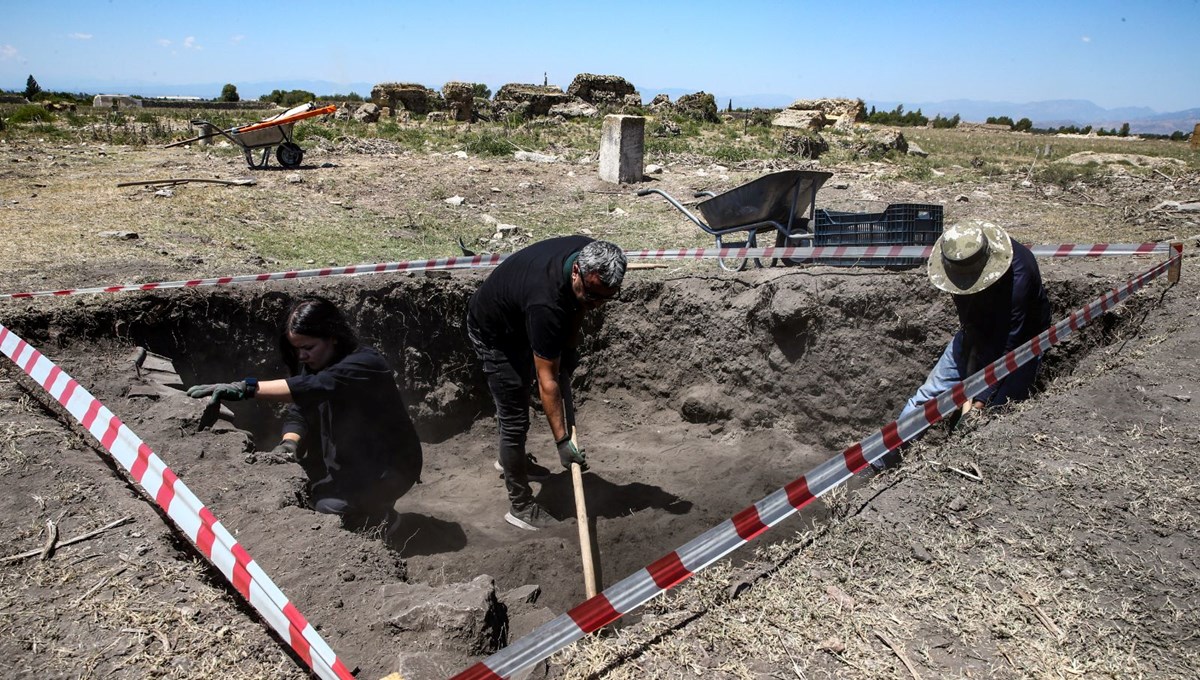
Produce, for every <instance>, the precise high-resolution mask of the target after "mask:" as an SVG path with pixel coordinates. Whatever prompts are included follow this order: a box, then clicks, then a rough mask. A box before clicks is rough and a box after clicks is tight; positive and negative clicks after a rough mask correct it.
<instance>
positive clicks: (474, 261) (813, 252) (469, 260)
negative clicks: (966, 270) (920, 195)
mask: <svg viewBox="0 0 1200 680" xmlns="http://www.w3.org/2000/svg"><path fill="white" fill-rule="evenodd" d="M1032 250H1033V254H1034V255H1036V256H1038V257H1100V256H1114V255H1149V254H1152V253H1162V252H1166V251H1167V244H1166V243H1092V244H1075V243H1064V244H1060V245H1041V246H1033V247H1032ZM932 251H933V246H817V247H805V248H799V247H795V248H791V247H789V248H774V247H771V248H683V249H676V250H627V251H625V255H626V257H628V258H629V259H630V260H700V259H712V258H717V257H720V258H738V259H741V258H748V257H753V258H757V259H767V260H769V259H787V260H810V261H812V263H813V264H820V261H821V260H824V259H836V260H845V259H848V258H849V259H859V260H873V259H880V258H894V257H906V258H924V259H928V258H929V256H930V254H931V252H932ZM506 257H508V255H507V254H487V255H469V256H463V257H442V258H435V259H431V260H408V261H402V262H381V263H378V264H356V265H350V266H346V267H324V268H321V269H300V270H295V271H284V272H270V273H264V274H244V275H239V276H215V277H211V278H206V279H188V280H183V281H158V282H154V283H132V284H125V285H119V286H96V287H91V288H64V289H60V290H41V291H34V292H26V293H4V294H0V300H23V299H28V298H36V297H64V296H68V295H95V294H99V293H127V292H133V291H149V290H166V289H170V288H202V287H207V286H230V285H238V284H243V283H261V282H263V281H282V280H287V279H308V278H322V277H328V276H363V275H367V274H389V273H395V272H421V271H440V270H455V269H488V268H491V267H495V266H496V265H498V264H500V263H501V262H503V261H504V259H505V258H506Z"/></svg>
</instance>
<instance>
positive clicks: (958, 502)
mask: <svg viewBox="0 0 1200 680" xmlns="http://www.w3.org/2000/svg"><path fill="white" fill-rule="evenodd" d="M946 507H948V508H950V509H951V510H953V511H954V512H962V511H963V510H966V509H967V501H965V500H963V497H962V496H955V497H954V499H953V500H951V501H950V503H949V505H947V506H946Z"/></svg>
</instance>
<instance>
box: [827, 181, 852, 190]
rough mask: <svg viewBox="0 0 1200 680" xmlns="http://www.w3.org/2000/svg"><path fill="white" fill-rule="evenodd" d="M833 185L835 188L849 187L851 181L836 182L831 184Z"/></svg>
mask: <svg viewBox="0 0 1200 680" xmlns="http://www.w3.org/2000/svg"><path fill="white" fill-rule="evenodd" d="M831 187H832V188H834V189H849V188H850V183H849V182H834V183H833V184H832V185H831Z"/></svg>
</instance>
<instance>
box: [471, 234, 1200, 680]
mask: <svg viewBox="0 0 1200 680" xmlns="http://www.w3.org/2000/svg"><path fill="white" fill-rule="evenodd" d="M1181 257H1182V247H1181V246H1180V247H1176V248H1175V249H1174V252H1172V253H1171V256H1170V257H1169V258H1168V259H1167V260H1165V261H1164V262H1162V263H1161V264H1158V265H1156V266H1155V267H1153V268H1151V269H1150V270H1148V271H1146V272H1145V273H1143V274H1141V275H1139V276H1137V277H1135V278H1134V279H1132V280H1130V281H1129V282H1127V283H1126V284H1125V285H1123V286H1121V287H1118V288H1114V289H1112V290H1110V291H1108V292H1107V293H1105V294H1104V295H1102V296H1100V297H1099V298H1097V299H1096V300H1094V301H1093V302H1091V303H1090V304H1088V305H1085V306H1084V307H1082V308H1081V309H1079V310H1077V311H1075V312H1072V313H1071V314H1070V315H1068V316H1067V317H1066V318H1064V319H1062V320H1061V321H1059V322H1058V323H1056V324H1054V325H1053V326H1051V327H1050V328H1048V329H1046V330H1045V331H1043V332H1042V333H1040V334H1039V335H1037V336H1036V337H1034V338H1033V339H1031V340H1029V341H1028V342H1026V343H1025V344H1023V345H1021V346H1020V347H1018V348H1016V349H1014V350H1012V351H1010V352H1008V353H1007V354H1005V355H1004V356H1003V357H1001V358H1000V359H997V360H996V361H995V362H993V363H991V364H990V365H988V366H987V367H985V368H984V369H983V370H981V371H979V372H978V373H975V374H974V375H972V376H970V377H968V378H967V379H966V380H963V381H962V382H959V383H957V384H955V385H954V386H953V387H951V388H950V389H949V390H947V391H945V392H943V393H942V394H941V395H939V396H938V398H937V399H934V400H931V401H928V402H926V403H925V408H924V409H922V410H917V411H914V412H912V413H910V414H909V415H907V416H905V417H904V418H902V419H900V420H899V421H892V422H890V423H888V424H887V425H885V426H884V427H882V428H881V429H880V430H878V431H877V432H875V433H874V434H872V435H870V436H869V437H866V438H865V439H862V440H860V441H859V442H858V443H856V444H854V445H853V446H851V447H850V448H848V449H846V450H845V451H843V452H842V453H841V454H839V455H836V456H834V457H832V458H830V459H829V460H827V461H825V462H824V463H821V464H820V465H818V466H817V467H816V468H814V469H813V470H811V471H810V472H809V473H808V474H806V475H804V476H803V477H800V478H799V479H797V480H795V481H793V482H791V483H790V484H788V485H787V486H784V487H783V488H782V489H779V490H777V491H775V492H774V493H772V494H770V495H769V496H767V497H766V498H763V499H762V500H760V501H759V502H757V503H755V504H754V505H751V506H750V507H748V508H746V509H744V510H742V511H741V512H739V513H737V514H736V515H734V516H733V517H732V518H730V519H727V520H725V521H724V522H722V523H721V524H718V525H717V526H715V527H713V528H712V529H709V530H708V531H706V532H704V533H703V534H701V535H700V536H697V537H696V538H694V539H692V540H691V541H688V542H687V543H685V544H684V545H683V546H682V547H680V548H678V549H676V550H674V551H672V552H671V553H669V554H667V555H666V556H664V557H662V558H659V559H658V560H656V561H654V562H653V563H651V564H650V565H649V566H647V567H645V568H643V569H640V570H638V571H637V572H635V573H633V574H632V575H630V576H628V577H626V578H625V579H623V580H621V581H619V582H617V583H615V584H613V585H612V586H610V587H609V588H607V589H605V590H604V591H603V592H601V593H599V594H597V595H595V596H593V597H591V598H589V599H587V600H585V601H584V602H583V603H581V604H579V605H578V606H576V607H575V608H573V609H571V610H569V611H568V612H567V613H565V614H563V615H561V616H559V617H557V618H555V619H553V620H552V621H549V622H548V623H546V624H544V625H542V626H541V627H540V628H537V629H536V630H534V631H533V632H532V633H530V634H529V635H527V636H525V637H523V638H521V639H520V640H518V641H516V642H515V643H513V644H511V645H509V646H508V647H505V648H504V649H502V650H500V651H499V652H496V653H495V654H493V655H492V656H490V657H488V658H487V659H485V660H483V661H481V662H479V663H476V664H475V665H473V666H471V667H470V668H468V669H466V670H464V671H463V672H461V673H459V674H458V675H456V676H454V678H455V680H499V679H502V678H510V677H512V676H513V675H514V674H515V673H517V672H519V671H521V670H523V669H525V668H528V667H529V666H532V665H533V664H535V663H537V662H539V661H541V660H543V659H545V658H547V657H549V656H550V655H551V654H553V653H554V652H557V651H558V650H560V649H562V648H564V647H566V646H567V645H569V644H571V643H572V642H574V641H575V640H578V639H579V638H581V637H583V636H584V635H587V634H589V633H592V632H595V631H596V630H599V629H600V628H601V627H603V626H606V625H608V624H609V623H612V622H613V621H615V620H617V619H618V618H620V617H621V616H622V615H624V614H627V613H629V612H630V611H632V610H634V609H636V608H637V607H640V606H641V605H643V604H645V603H646V602H648V601H650V600H651V599H652V598H654V597H657V596H658V595H660V594H662V593H664V592H666V591H667V590H669V589H671V588H673V587H675V586H677V585H679V584H680V583H682V582H684V581H686V580H687V579H689V578H691V577H692V575H694V574H695V573H696V572H698V571H700V570H702V569H704V568H705V567H708V566H709V565H711V564H712V563H714V562H716V561H717V560H719V559H721V558H722V557H724V556H725V555H727V554H729V553H730V552H732V551H733V550H735V549H737V548H739V547H741V546H743V545H745V544H746V543H747V542H748V541H750V540H752V539H754V538H755V537H757V536H758V535H759V534H762V533H763V532H765V531H766V530H767V529H769V528H771V527H773V526H775V525H776V524H778V523H779V522H781V521H783V520H784V519H786V518H787V517H790V516H791V515H793V514H794V513H796V512H797V511H799V510H800V509H802V508H804V507H805V506H806V505H808V504H809V503H811V502H812V501H813V500H815V499H817V498H819V497H820V496H821V495H823V494H824V493H826V492H827V491H829V490H830V489H833V488H834V487H836V486H838V485H839V484H841V483H843V482H845V481H846V480H847V479H849V478H850V477H851V476H852V475H854V474H855V473H857V472H859V471H860V470H862V469H863V468H865V467H867V465H869V464H870V463H873V462H875V461H876V460H878V459H879V458H881V457H882V456H883V455H884V454H886V453H887V452H889V451H893V450H895V449H896V448H898V447H899V446H900V445H901V444H903V443H904V442H906V441H909V440H911V439H912V438H913V437H915V436H917V435H918V434H920V433H921V432H924V431H925V430H926V429H927V428H929V426H931V425H933V424H934V423H936V422H938V421H940V420H941V419H942V418H944V417H946V416H948V415H950V414H951V413H953V412H954V411H956V410H957V409H958V408H960V407H961V406H962V405H963V404H964V403H966V401H967V400H968V399H971V398H973V397H975V396H977V395H979V394H981V393H982V392H983V391H984V390H986V389H987V388H988V387H990V386H993V385H995V384H996V383H997V382H999V381H1000V380H1003V379H1004V378H1005V377H1006V376H1007V375H1009V374H1010V373H1012V372H1013V371H1015V370H1016V369H1017V368H1018V367H1019V366H1021V365H1023V364H1025V363H1028V362H1029V361H1031V360H1032V359H1033V358H1034V357H1036V356H1040V355H1041V354H1042V353H1043V352H1045V351H1046V350H1047V349H1048V348H1050V347H1052V346H1053V345H1056V344H1058V343H1060V342H1062V341H1063V340H1066V339H1067V338H1069V337H1070V336H1071V335H1072V334H1073V333H1074V332H1075V331H1077V330H1079V329H1080V328H1082V327H1084V326H1085V325H1087V324H1088V323H1089V322H1091V321H1092V319H1094V318H1096V317H1098V316H1100V315H1101V314H1103V313H1104V312H1106V311H1108V310H1109V309H1111V308H1113V307H1115V306H1116V305H1118V304H1120V303H1121V302H1122V301H1124V300H1125V299H1126V298H1127V297H1129V296H1130V295H1132V294H1133V293H1134V292H1135V291H1137V290H1138V289H1139V288H1141V287H1142V286H1144V285H1145V284H1146V283H1148V282H1150V281H1152V280H1154V279H1155V278H1157V277H1159V276H1161V275H1162V274H1163V273H1164V272H1166V271H1167V269H1168V268H1169V267H1170V265H1171V264H1172V263H1174V262H1175V261H1177V260H1178V259H1179V258H1181Z"/></svg>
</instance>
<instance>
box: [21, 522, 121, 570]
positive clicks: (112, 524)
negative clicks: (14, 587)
mask: <svg viewBox="0 0 1200 680" xmlns="http://www.w3.org/2000/svg"><path fill="white" fill-rule="evenodd" d="M132 519H133V517H130V516H126V517H122V518H121V519H119V520H117V521H115V522H109V523H108V524H105V525H104V526H102V527H100V528H99V529H95V530H93V531H89V532H87V533H86V534H83V535H81V536H76V537H75V538H68V539H67V540H65V541H63V542H61V543H59V544H58V546H57V547H63V546H67V545H71V544H72V543H78V542H80V541H86V540H87V539H89V538H91V537H93V536H98V535H100V534H102V533H104V532H105V531H108V530H109V529H112V528H113V527H117V526H121V525H122V524H124V523H126V522H129V521H131V520H132ZM42 550H44V548H38V549H36V550H30V551H27V552H23V553H18V554H16V555H9V556H8V557H5V558H0V564H8V563H9V562H16V561H17V560H23V559H25V558H26V557H33V556H34V555H40V554H41V553H42Z"/></svg>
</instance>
